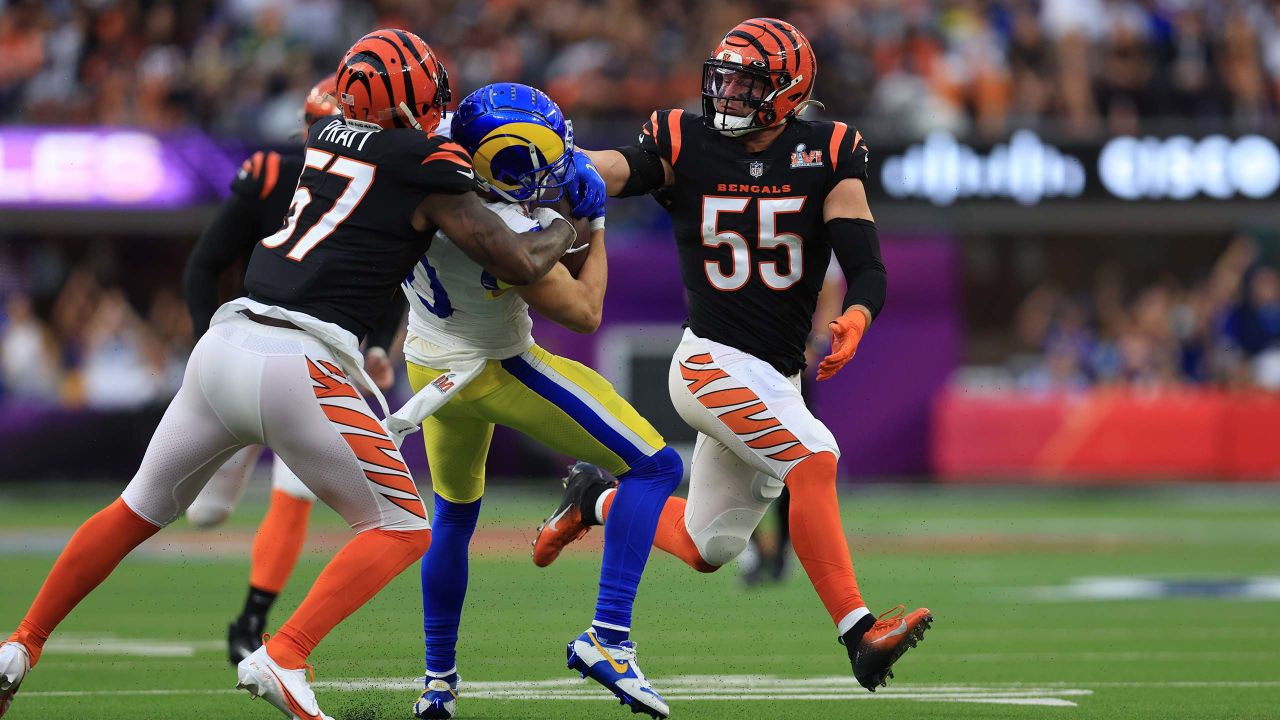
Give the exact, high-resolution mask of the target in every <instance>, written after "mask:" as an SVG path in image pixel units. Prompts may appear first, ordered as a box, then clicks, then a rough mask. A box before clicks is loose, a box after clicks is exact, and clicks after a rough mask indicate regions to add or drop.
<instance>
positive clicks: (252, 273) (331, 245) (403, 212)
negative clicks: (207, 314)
mask: <svg viewBox="0 0 1280 720" xmlns="http://www.w3.org/2000/svg"><path fill="white" fill-rule="evenodd" d="M303 165H304V168H303V171H302V177H301V179H300V180H299V181H298V188H297V191H296V192H294V195H293V201H292V203H291V205H290V208H289V213H288V217H287V219H286V221H285V224H284V226H283V227H282V228H280V229H279V230H278V231H276V232H275V233H274V234H272V235H270V236H268V237H265V238H263V239H262V242H260V243H259V244H258V246H257V247H256V248H254V251H253V256H252V257H251V258H250V260H249V269H248V272H246V273H245V288H246V289H247V290H248V291H249V297H251V298H253V299H254V300H258V301H259V302H263V303H267V304H268V305H278V306H280V307H283V308H285V309H288V310H298V311H300V312H304V313H307V314H308V315H311V316H312V317H316V318H319V319H321V320H324V321H327V322H331V323H335V324H337V325H340V326H341V327H343V328H345V329H346V330H349V331H350V332H352V333H353V334H355V336H356V337H357V338H363V337H364V336H365V335H366V334H367V333H368V332H369V329H370V328H371V327H373V325H374V324H375V322H377V320H378V317H379V316H380V315H381V314H382V313H383V312H384V311H385V310H386V307H387V304H388V303H392V302H395V301H396V300H397V296H398V295H399V293H400V281H402V280H404V278H405V277H406V276H407V275H409V273H410V272H411V271H412V270H413V266H414V265H415V264H417V262H418V260H419V258H421V257H422V254H423V253H424V252H425V251H426V249H427V247H428V245H430V243H431V232H418V231H417V230H415V229H414V228H413V225H412V224H411V220H412V217H413V213H414V210H415V209H416V208H417V207H418V205H419V204H421V202H422V201H423V199H425V198H426V197H427V196H428V195H434V194H437V193H452V194H458V193H465V192H472V191H474V190H475V189H476V183H475V171H474V170H473V169H472V167H471V158H470V156H468V155H467V152H466V151H465V150H463V149H462V147H461V146H459V145H458V144H456V143H454V142H451V141H450V140H449V139H448V138H446V137H443V136H441V135H428V134H426V133H424V132H421V131H418V130H410V129H390V130H367V129H363V128H357V127H355V126H351V125H347V124H346V123H344V122H343V120H342V119H341V118H334V119H332V120H328V121H322V122H317V123H315V124H314V125H312V126H311V130H310V132H309V133H308V134H307V149H306V154H305V156H304V157H303Z"/></svg>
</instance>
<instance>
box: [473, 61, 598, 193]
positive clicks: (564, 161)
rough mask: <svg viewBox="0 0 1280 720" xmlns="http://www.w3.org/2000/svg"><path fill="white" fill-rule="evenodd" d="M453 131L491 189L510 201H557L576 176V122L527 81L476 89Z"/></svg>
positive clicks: (478, 173)
mask: <svg viewBox="0 0 1280 720" xmlns="http://www.w3.org/2000/svg"><path fill="white" fill-rule="evenodd" d="M450 134H451V135H452V136H453V139H454V140H455V141H456V142H457V143H458V144H459V145H461V146H462V147H464V148H466V150H467V152H468V153H470V154H471V161H472V163H473V164H474V166H475V169H476V175H477V176H478V177H479V179H480V180H481V181H483V182H484V183H485V184H486V185H487V186H488V187H487V189H489V190H492V191H493V192H494V193H496V194H497V195H499V196H501V197H502V198H504V199H506V200H509V201H511V202H525V201H528V200H539V201H542V202H554V201H555V200H558V199H559V198H560V194H561V192H562V188H563V187H564V186H565V185H566V184H568V182H569V181H570V180H572V179H573V123H571V122H569V121H568V120H566V119H565V117H564V113H562V112H561V111H560V107H559V106H558V105H556V104H555V102H554V101H553V100H552V99H551V98H549V97H547V95H546V93H544V92H542V91H541V90H538V89H536V88H531V87H529V86H528V85H520V84H517V83H494V84H492V85H486V86H484V87H482V88H480V89H479V90H476V91H475V92H473V93H471V94H470V95H468V96H467V97H466V98H465V99H464V100H463V101H462V103H461V104H460V105H458V110H457V112H455V113H454V115H453V128H452V131H451V133H450Z"/></svg>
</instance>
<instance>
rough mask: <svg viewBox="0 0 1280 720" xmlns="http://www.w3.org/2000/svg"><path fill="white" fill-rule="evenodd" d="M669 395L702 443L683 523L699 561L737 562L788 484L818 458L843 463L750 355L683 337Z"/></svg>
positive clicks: (789, 387)
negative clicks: (794, 472) (791, 474)
mask: <svg viewBox="0 0 1280 720" xmlns="http://www.w3.org/2000/svg"><path fill="white" fill-rule="evenodd" d="M667 386H668V391H669V392H670V393H671V402H672V404H673V405H674V406H675V409H676V412H678V413H679V414H680V417H681V418H683V419H684V421H685V422H686V423H688V424H689V426H690V427H692V428H693V429H694V430H697V431H698V439H697V443H696V445H694V450H693V461H692V462H691V463H690V465H689V499H688V502H687V504H686V505H685V514H684V522H685V527H686V528H687V529H688V531H689V535H690V537H692V538H693V542H694V544H695V545H696V546H697V548H698V552H699V553H700V554H701V555H702V558H703V559H704V560H706V561H707V562H708V563H710V564H712V565H716V566H720V565H724V564H725V563H727V562H729V561H730V560H733V559H734V558H735V557H737V556H738V554H739V553H741V552H742V550H743V548H745V547H746V546H747V540H748V539H749V538H750V537H751V533H752V532H754V531H755V529H756V526H757V525H759V524H760V520H761V519H762V518H763V517H764V514H765V512H766V511H767V510H768V509H769V505H770V504H771V503H772V502H773V501H774V499H776V498H777V497H778V496H779V495H781V494H782V488H783V480H784V479H785V478H786V476H787V473H789V472H790V471H791V469H792V468H794V467H795V466H796V465H798V464H799V463H800V462H801V461H803V460H805V459H806V458H808V457H810V456H811V455H813V454H815V453H819V452H830V453H832V454H833V455H835V456H836V457H839V456H840V449H839V447H838V446H837V445H836V439H835V436H833V435H832V434H831V431H830V430H828V429H827V426H826V425H823V424H822V421H820V420H818V418H816V417H814V415H813V413H812V412H811V411H810V410H809V408H808V407H807V406H806V405H805V403H804V398H803V397H801V395H800V376H799V375H798V374H797V375H795V376H793V377H790V378H788V377H785V376H783V374H782V373H780V372H778V371H777V370H776V369H775V368H774V367H773V366H772V365H770V364H769V363H767V362H765V361H763V360H761V359H760V358H758V357H756V356H754V355H751V354H749V353H745V352H742V351H741V350H737V349H735V348H732V347H729V346H728V345H723V344H721V343H717V342H713V341H711V340H707V339H704V338H700V337H698V336H697V335H694V334H693V331H691V330H685V333H684V338H683V339H682V340H681V342H680V346H679V347H678V348H676V354H675V356H674V357H673V358H672V359H671V369H670V372H669V373H668V375H667Z"/></svg>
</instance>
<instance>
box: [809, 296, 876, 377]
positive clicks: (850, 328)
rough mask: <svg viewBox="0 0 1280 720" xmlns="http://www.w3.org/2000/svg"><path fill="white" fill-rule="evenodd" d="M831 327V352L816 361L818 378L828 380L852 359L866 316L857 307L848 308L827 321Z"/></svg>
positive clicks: (863, 328)
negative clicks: (833, 319) (831, 320)
mask: <svg viewBox="0 0 1280 720" xmlns="http://www.w3.org/2000/svg"><path fill="white" fill-rule="evenodd" d="M827 327H829V328H830V329H831V354H830V355H828V356H826V357H825V358H823V359H822V362H820V363H818V380H819V381H821V380H828V379H830V378H831V377H832V376H833V375H835V374H836V373H838V372H840V369H841V368H843V367H844V366H845V364H846V363H848V362H849V361H850V360H852V359H853V356H854V354H855V353H857V352H858V343H860V342H862V333H864V332H866V331H867V316H866V314H865V313H863V312H862V311H861V310H858V309H857V308H849V309H848V310H847V311H845V314H843V315H841V316H840V317H838V318H836V319H835V322H832V323H828V324H827Z"/></svg>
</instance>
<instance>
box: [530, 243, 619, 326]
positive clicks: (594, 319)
mask: <svg viewBox="0 0 1280 720" xmlns="http://www.w3.org/2000/svg"><path fill="white" fill-rule="evenodd" d="M584 252H586V253H587V258H586V260H585V261H584V262H583V263H582V269H581V270H579V271H578V276H577V277H576V278H575V277H574V276H573V275H572V274H570V273H569V269H568V268H566V267H565V266H564V265H562V264H559V263H557V264H556V266H555V267H553V268H551V272H549V273H547V274H546V275H544V276H543V277H542V279H541V280H539V281H537V282H535V283H533V284H532V285H525V286H524V287H521V288H519V289H518V290H517V291H518V292H519V293H520V297H522V298H524V301H525V302H527V303H529V307H531V308H533V309H534V310H537V311H538V314H539V315H542V316H543V317H545V318H547V319H548V320H550V321H552V322H554V323H556V324H557V325H562V326H564V327H566V328H569V329H570V330H572V331H574V332H577V333H593V332H595V331H596V329H597V328H599V327H600V318H601V316H602V315H603V313H604V291H605V285H606V284H607V283H608V278H609V261H608V259H607V258H606V257H605V250H604V231H603V230H596V231H593V232H592V233H591V240H590V245H589V246H588V247H587V249H586V250H585V251H584Z"/></svg>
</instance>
